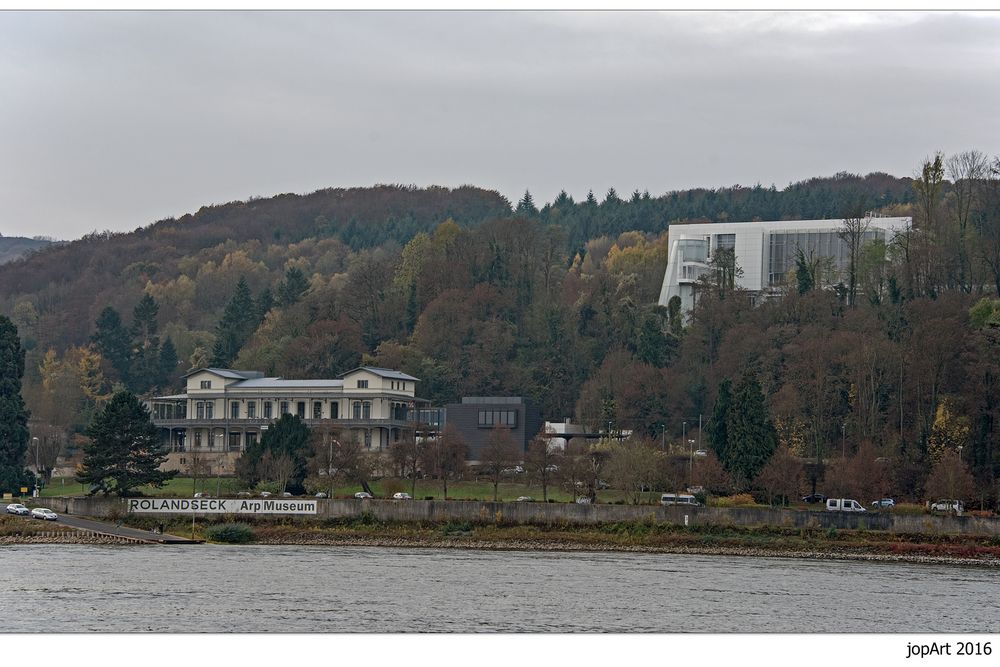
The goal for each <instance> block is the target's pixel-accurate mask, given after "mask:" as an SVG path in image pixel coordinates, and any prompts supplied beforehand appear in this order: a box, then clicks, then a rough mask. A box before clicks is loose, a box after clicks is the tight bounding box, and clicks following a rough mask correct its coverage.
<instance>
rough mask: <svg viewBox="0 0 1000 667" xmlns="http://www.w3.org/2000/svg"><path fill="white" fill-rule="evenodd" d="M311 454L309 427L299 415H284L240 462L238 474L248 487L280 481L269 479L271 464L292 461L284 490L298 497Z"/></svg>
mask: <svg viewBox="0 0 1000 667" xmlns="http://www.w3.org/2000/svg"><path fill="white" fill-rule="evenodd" d="M310 454H311V448H310V445H309V427H308V426H306V424H305V422H304V421H302V419H301V418H299V416H298V415H293V414H288V413H285V414H283V415H281V419H279V420H278V421H276V422H274V423H273V424H271V427H270V428H268V429H267V431H265V433H264V436H263V437H262V438H261V439H260V440H259V441H258V442H255V443H254V444H252V445H250V446H249V447H247V450H246V451H245V452H244V453H243V456H241V457H240V460H239V461H238V462H237V466H236V474H237V475H238V476H239V478H240V479H241V480H242V481H243V482H244V483H246V484H249V485H251V486H254V485H256V484H257V482H260V481H262V480H263V481H278V480H274V479H268V478H269V477H270V475H269V471H268V470H267V468H268V465H267V463H268V462H269V461H278V460H290V461H291V462H292V466H291V469H290V470H289V471H287V472H286V473H285V474H287V478H286V479H284V480H282V481H283V482H285V489H287V490H288V491H290V492H292V493H295V494H299V493H302V492H304V490H305V488H304V487H303V485H302V484H303V481H304V480H305V478H306V471H307V468H306V466H307V463H308V458H309V456H310Z"/></svg>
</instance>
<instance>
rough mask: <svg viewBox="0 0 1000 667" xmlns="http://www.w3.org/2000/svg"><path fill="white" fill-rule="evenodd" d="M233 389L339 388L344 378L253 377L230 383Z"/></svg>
mask: <svg viewBox="0 0 1000 667" xmlns="http://www.w3.org/2000/svg"><path fill="white" fill-rule="evenodd" d="M229 386H230V388H231V389H295V388H301V389H324V388H326V389H339V388H340V387H343V386H344V381H343V380H284V379H282V378H253V379H250V380H243V381H242V382H237V383H236V384H232V385H229Z"/></svg>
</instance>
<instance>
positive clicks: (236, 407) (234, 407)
mask: <svg viewBox="0 0 1000 667" xmlns="http://www.w3.org/2000/svg"><path fill="white" fill-rule="evenodd" d="M229 418H230V419H239V418H240V404H239V403H238V402H237V401H233V402H232V403H230V404H229Z"/></svg>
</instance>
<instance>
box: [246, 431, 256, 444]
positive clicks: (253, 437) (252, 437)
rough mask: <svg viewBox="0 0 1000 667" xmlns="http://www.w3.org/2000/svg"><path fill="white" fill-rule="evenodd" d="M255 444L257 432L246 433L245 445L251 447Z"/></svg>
mask: <svg viewBox="0 0 1000 667" xmlns="http://www.w3.org/2000/svg"><path fill="white" fill-rule="evenodd" d="M256 444H257V434H256V433H247V447H252V446H253V445H256Z"/></svg>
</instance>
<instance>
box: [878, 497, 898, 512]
mask: <svg viewBox="0 0 1000 667" xmlns="http://www.w3.org/2000/svg"><path fill="white" fill-rule="evenodd" d="M895 506H896V501H895V500H893V499H892V498H881V499H879V500H873V501H872V509H876V510H888V509H892V508H893V507H895Z"/></svg>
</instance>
